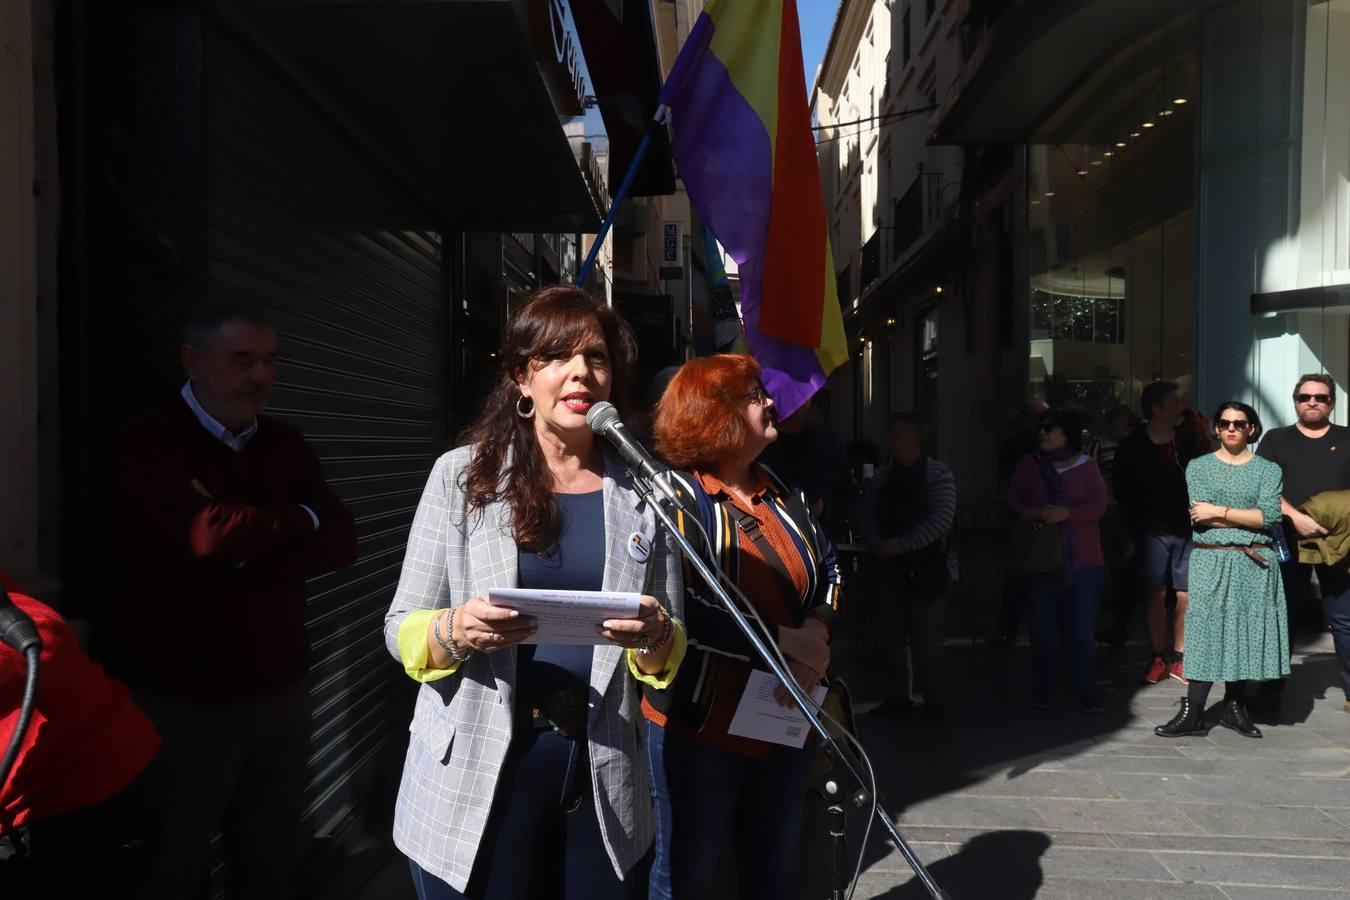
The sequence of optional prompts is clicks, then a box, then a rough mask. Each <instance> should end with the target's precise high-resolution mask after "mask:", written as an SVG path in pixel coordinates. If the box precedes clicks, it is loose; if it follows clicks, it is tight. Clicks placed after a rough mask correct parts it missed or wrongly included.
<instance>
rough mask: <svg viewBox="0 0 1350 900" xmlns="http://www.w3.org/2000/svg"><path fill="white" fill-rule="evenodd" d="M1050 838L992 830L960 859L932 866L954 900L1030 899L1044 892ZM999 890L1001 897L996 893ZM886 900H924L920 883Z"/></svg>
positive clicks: (971, 843)
mask: <svg viewBox="0 0 1350 900" xmlns="http://www.w3.org/2000/svg"><path fill="white" fill-rule="evenodd" d="M1049 849H1050V838H1049V836H1048V835H1045V834H1042V833H1041V832H1039V831H991V832H988V833H986V834H979V835H976V836H975V837H973V838H971V839H970V840H969V841H967V842H966V843H965V845H964V846H963V847H962V848H961V849H960V850H959V851H957V852H956V853H955V854H953V855H951V856H949V857H947V858H946V859H942V860H939V861H937V862H935V863H933V865H931V866H929V868H928V871H929V874H931V875H932V876H933V879H934V880H935V881H937V883H938V884H939V885H940V886H941V887H942V889H943V890H945V891H946V892H947V893H948V894H950V895H951V897H952V900H982V898H986V897H992V896H998V897H999V900H1031V898H1033V897H1035V896H1036V893H1037V891H1039V890H1040V887H1041V880H1042V878H1041V857H1042V856H1043V855H1044V854H1045V851H1047V850H1049ZM994 885H997V886H998V887H997V894H995V893H993V891H994V890H995V889H994V888H993V886H994ZM880 896H881V898H884V900H924V898H927V897H928V896H929V893H928V891H926V890H925V889H924V887H923V885H921V884H919V882H918V879H915V880H913V881H911V882H910V883H909V884H905V885H901V886H900V887H897V888H894V889H892V890H890V891H887V892H886V893H884V894H881V895H880Z"/></svg>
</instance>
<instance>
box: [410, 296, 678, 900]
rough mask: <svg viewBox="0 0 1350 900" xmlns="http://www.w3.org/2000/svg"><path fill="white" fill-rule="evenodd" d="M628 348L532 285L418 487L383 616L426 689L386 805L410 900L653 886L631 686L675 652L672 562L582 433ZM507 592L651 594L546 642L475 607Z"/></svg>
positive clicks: (582, 305) (611, 467) (586, 304)
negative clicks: (597, 624)
mask: <svg viewBox="0 0 1350 900" xmlns="http://www.w3.org/2000/svg"><path fill="white" fill-rule="evenodd" d="M634 352H635V351H634V340H633V336H632V332H631V331H630V330H629V328H628V326H627V325H626V324H624V322H623V320H621V319H619V318H618V317H617V316H616V315H615V314H614V312H613V311H612V310H610V309H609V308H608V307H607V306H606V305H605V304H604V302H603V301H600V300H597V299H596V298H595V297H592V296H591V295H589V294H587V293H585V292H583V291H580V290H577V289H575V288H570V287H552V288H545V289H544V290H542V291H539V292H537V293H536V294H534V295H533V297H531V298H530V299H529V301H528V302H527V303H526V304H525V306H524V307H523V308H522V309H521V311H520V312H519V314H518V315H517V316H516V318H515V319H514V320H513V321H512V322H511V324H510V325H509V326H508V328H507V334H506V341H505V343H504V345H503V347H502V351H501V354H500V358H501V361H502V363H501V372H500V375H499V377H498V380H497V384H496V386H495V387H494V388H493V390H492V392H491V393H490V394H489V395H488V398H487V402H486V403H485V405H484V408H483V412H482V414H481V415H480V416H479V418H478V421H477V422H476V423H474V425H473V426H472V427H471V428H470V429H469V432H468V444H467V445H466V446H463V447H460V448H459V449H457V450H454V451H452V452H450V453H447V454H446V455H445V456H442V457H441V458H440V459H439V460H438V461H437V462H436V465H435V467H434V468H433V469H432V472H431V477H430V478H429V479H428V481H427V486H426V490H425V492H424V493H423V494H422V502H421V504H420V505H419V506H418V508H417V516H416V518H415V519H414V520H413V526H412V533H411V534H410V535H409V536H408V549H407V555H406V557H405V558H404V562H403V574H402V577H401V578H400V580H399V585H398V591H397V593H396V594H395V595H394V600H393V603H392V605H391V606H390V607H389V613H388V615H387V616H386V617H385V642H386V644H387V645H388V647H389V652H390V653H392V654H393V655H394V657H395V658H396V659H398V660H399V661H400V662H401V663H402V666H403V669H404V671H406V672H407V674H408V675H409V677H411V678H412V679H413V680H415V681H418V682H420V683H421V688H420V689H419V691H418V695H417V706H416V709H415V710H414V712H413V720H412V727H411V729H410V730H411V731H412V740H411V741H410V743H409V746H408V756H407V760H406V762H405V763H404V767H403V782H402V784H401V785H400V786H399V792H398V803H397V806H396V808H395V819H394V843H395V844H396V845H397V846H398V847H399V849H400V850H402V851H403V852H404V853H405V854H406V855H407V856H408V858H409V862H410V863H411V868H412V875H413V881H414V885H415V887H416V889H417V895H418V897H419V898H420V900H430V898H437V900H439V898H455V900H459V898H464V897H469V898H473V900H530V898H535V897H557V898H562V900H583V898H584V900H590V898H594V897H615V898H639V897H641V896H642V895H643V894H644V893H645V891H646V885H647V879H646V874H647V861H648V860H649V859H650V853H649V849H650V847H651V840H652V806H651V797H650V791H649V790H648V788H647V784H646V778H647V773H646V772H645V771H644V770H643V766H642V764H641V759H642V754H641V750H640V748H639V746H638V723H639V716H640V713H639V712H638V689H637V685H638V681H637V680H636V679H641V680H642V681H643V682H644V683H646V684H648V685H649V686H650V687H652V689H653V690H659V689H660V688H662V686H663V685H665V684H666V683H668V681H669V679H670V677H671V676H672V674H673V671H674V670H675V669H676V668H677V667H678V666H679V662H680V658H681V656H682V655H683V652H684V637H683V629H682V627H681V626H680V625H679V624H678V623H677V622H675V621H674V620H673V619H672V618H671V617H670V614H669V613H667V612H666V609H668V608H669V605H670V602H671V601H672V600H677V599H678V596H679V594H680V591H681V587H680V567H679V566H678V565H675V564H673V562H672V560H671V557H670V556H669V555H668V554H667V553H666V550H665V543H664V541H661V540H658V539H657V533H656V522H655V518H654V516H653V514H652V511H651V509H650V508H648V507H646V506H645V505H644V504H643V503H642V502H641V501H640V499H639V496H638V494H637V493H636V492H635V491H634V489H633V485H632V482H631V479H630V478H629V477H628V475H627V474H626V470H625V466H624V464H623V462H622V461H621V460H620V459H619V458H618V456H617V455H615V454H612V453H610V452H609V451H608V450H607V449H606V448H605V447H603V446H601V445H600V444H599V443H598V442H597V441H596V439H595V436H594V434H593V433H592V432H591V429H590V428H589V427H587V425H586V412H587V410H589V409H590V408H591V406H592V404H595V403H598V402H600V401H602V400H607V399H608V398H610V397H611V396H616V397H617V396H622V388H623V387H624V386H625V385H624V381H625V379H626V378H627V377H628V374H629V372H630V371H631V368H632V365H633V357H634ZM504 587H509V588H513V587H523V588H553V589H562V590H606V591H624V592H632V593H641V594H642V595H643V596H642V600H641V608H640V611H639V615H638V616H637V617H636V618H632V619H611V620H609V621H607V622H605V623H604V625H603V628H602V630H601V631H600V634H601V636H602V637H603V638H604V639H605V643H601V644H600V645H598V646H595V647H591V646H589V645H585V646H559V645H543V644H534V643H532V642H531V641H530V636H531V634H532V632H533V631H534V625H533V622H532V620H530V619H528V618H527V617H524V616H519V615H517V614H516V612H515V611H513V610H511V609H510V608H508V607H506V606H501V605H494V604H492V603H490V602H489V601H488V600H487V599H485V598H486V597H487V596H488V593H489V591H491V590H492V589H493V588H504ZM653 594H655V595H657V596H652V595H653ZM658 597H659V598H660V599H658ZM663 604H665V605H664V606H663ZM630 673H631V674H630Z"/></svg>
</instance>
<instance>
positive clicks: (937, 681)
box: [872, 558, 949, 706]
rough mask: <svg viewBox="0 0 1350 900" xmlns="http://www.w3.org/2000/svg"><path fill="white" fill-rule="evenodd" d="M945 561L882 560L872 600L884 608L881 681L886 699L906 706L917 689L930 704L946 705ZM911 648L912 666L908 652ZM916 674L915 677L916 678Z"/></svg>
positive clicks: (941, 559) (878, 564)
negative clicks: (944, 671)
mask: <svg viewBox="0 0 1350 900" xmlns="http://www.w3.org/2000/svg"><path fill="white" fill-rule="evenodd" d="M946 566H947V562H946V559H945V558H939V559H936V560H928V561H926V562H925V563H922V564H920V565H915V564H913V563H910V562H908V561H906V560H902V559H890V560H885V559H879V560H877V561H876V566H875V570H874V571H875V573H876V574H875V581H874V585H873V591H872V596H873V598H875V599H874V601H873V602H874V603H876V604H878V605H879V607H880V612H881V615H880V616H879V617H878V618H879V620H880V624H881V628H880V629H879V632H878V637H879V638H880V641H881V643H882V645H883V646H884V648H885V652H884V653H883V655H882V656H883V661H882V663H881V671H880V672H879V676H880V678H881V679H882V683H883V691H882V693H883V697H884V699H885V700H888V701H892V702H900V703H903V702H906V701H908V700H909V699H910V691H911V689H912V688H917V689H918V692H919V693H920V694H922V695H923V699H924V702H925V703H927V704H929V705H931V706H941V705H942V704H943V702H944V701H945V699H946V697H945V692H944V690H943V685H944V678H943V671H942V643H943V636H944V633H945V630H946V622H947V585H948V583H949V578H948V575H947V572H946ZM906 645H908V647H909V665H906V664H905V658H904V650H905V647H906ZM911 672H912V677H911Z"/></svg>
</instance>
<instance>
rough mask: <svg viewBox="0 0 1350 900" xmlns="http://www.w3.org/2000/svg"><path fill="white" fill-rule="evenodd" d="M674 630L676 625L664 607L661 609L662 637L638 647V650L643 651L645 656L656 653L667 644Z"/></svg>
mask: <svg viewBox="0 0 1350 900" xmlns="http://www.w3.org/2000/svg"><path fill="white" fill-rule="evenodd" d="M674 630H675V626H674V625H672V624H671V623H670V616H669V615H667V614H666V611H665V610H664V609H663V610H661V637H660V638H658V639H657V640H655V641H653V642H652V643H650V644H646V645H644V646H642V647H638V648H637V652H638V653H641V654H642V655H643V656H646V655H647V654H649V653H655V652H656V651H657V650H659V649H661V648H662V647H664V646H665V645H666V643H667V642H668V641H669V640H670V635H671V633H672V632H673V631H674Z"/></svg>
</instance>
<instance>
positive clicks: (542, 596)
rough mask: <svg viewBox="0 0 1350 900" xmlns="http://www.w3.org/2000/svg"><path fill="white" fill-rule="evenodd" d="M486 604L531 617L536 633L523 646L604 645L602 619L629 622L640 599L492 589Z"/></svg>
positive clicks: (617, 593)
mask: <svg viewBox="0 0 1350 900" xmlns="http://www.w3.org/2000/svg"><path fill="white" fill-rule="evenodd" d="M488 602H490V603H492V604H494V605H496V606H509V607H511V608H512V609H518V610H520V614H521V615H523V616H533V617H534V620H535V624H536V625H538V630H537V631H535V633H534V634H532V635H530V637H529V638H528V639H527V640H525V641H524V642H523V643H526V644H606V643H608V641H606V640H605V639H604V638H603V637H601V636H600V625H601V623H603V622H604V621H605V620H606V619H632V618H635V617H636V616H637V614H638V609H639V608H640V605H641V595H640V594H631V593H624V592H621V591H557V590H551V589H539V590H534V589H529V588H493V589H492V590H490V591H488Z"/></svg>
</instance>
